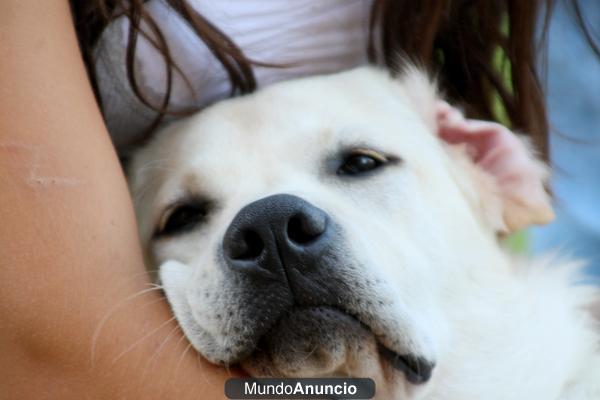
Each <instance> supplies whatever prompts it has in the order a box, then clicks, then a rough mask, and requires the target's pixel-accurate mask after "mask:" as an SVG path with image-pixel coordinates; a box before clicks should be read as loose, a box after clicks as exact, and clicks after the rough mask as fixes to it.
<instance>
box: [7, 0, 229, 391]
mask: <svg viewBox="0 0 600 400" xmlns="http://www.w3.org/2000/svg"><path fill="white" fill-rule="evenodd" d="M0 221H2V222H1V223H0V255H1V257H0V282H2V289H1V290H0V354H2V357H0V375H1V376H2V379H1V380H0V397H2V398H6V399H16V398H19V399H44V398H60V399H71V398H72V399H81V398H98V399H117V398H139V399H145V400H149V399H165V398H178V399H199V398H204V399H213V398H223V384H224V381H225V380H226V379H227V377H228V376H230V375H234V372H232V371H226V370H224V369H221V368H217V367H215V366H213V365H211V364H209V363H208V362H206V361H204V360H202V359H200V358H199V357H198V355H197V353H195V351H193V349H190V348H189V346H188V342H187V341H186V339H185V338H183V336H182V334H181V332H180V331H179V328H178V326H177V324H176V322H175V321H173V320H172V319H171V317H172V316H171V313H170V310H169V307H168V305H167V303H166V301H165V300H164V298H163V297H162V294H161V293H160V291H158V290H150V291H148V290H147V289H149V288H150V287H151V286H150V285H149V278H148V276H147V273H146V271H145V268H144V265H143V260H142V255H141V251H140V247H139V244H138V238H137V231H136V224H135V218H134V214H133V211H132V206H131V200H130V198H129V194H128V190H127V186H126V182H125V178H124V176H123V173H122V171H121V168H120V166H119V162H118V159H117V157H116V154H115V151H114V149H113V147H112V145H111V142H110V139H109V135H108V133H107V131H106V128H105V127H104V124H103V121H102V117H101V114H100V111H99V108H98V106H97V104H96V102H95V100H94V96H93V93H92V90H91V86H90V84H89V82H88V79H87V76H86V73H85V68H84V64H83V61H82V59H81V56H80V54H79V50H78V46H77V41H76V36H75V31H74V28H73V25H72V21H71V16H70V10H69V4H68V2H67V1H66V0H48V1H39V0H2V1H0ZM136 294H137V295H136Z"/></svg>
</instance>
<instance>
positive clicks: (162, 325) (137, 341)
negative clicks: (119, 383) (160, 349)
mask: <svg viewBox="0 0 600 400" xmlns="http://www.w3.org/2000/svg"><path fill="white" fill-rule="evenodd" d="M174 320H175V317H171V318H169V319H167V320H166V321H164V322H163V323H161V324H160V325H158V326H157V327H156V328H154V329H152V330H151V331H150V332H148V333H147V334H145V335H144V336H142V337H141V338H140V339H138V340H136V341H135V342H134V343H132V344H131V345H130V346H129V347H127V348H126V349H125V350H123V351H122V352H121V353H119V355H118V356H116V357H115V358H114V359H113V360H112V364H115V363H116V362H117V361H119V360H120V359H121V358H122V357H123V356H125V355H126V354H127V353H129V352H130V351H131V350H133V349H135V348H136V347H137V346H139V345H140V344H141V343H142V342H143V341H144V340H146V339H148V338H150V337H151V336H152V335H154V334H156V333H157V332H158V331H159V330H160V329H162V328H163V327H164V326H166V325H168V324H170V323H171V322H173V321H174Z"/></svg>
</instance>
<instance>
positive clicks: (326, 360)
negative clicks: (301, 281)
mask: <svg viewBox="0 0 600 400" xmlns="http://www.w3.org/2000/svg"><path fill="white" fill-rule="evenodd" d="M373 341H374V342H375V345H374V346H372V347H373V351H376V352H377V355H378V357H379V359H380V360H382V362H384V363H387V365H389V366H390V367H391V368H392V369H394V370H396V371H399V372H401V373H403V374H404V376H405V377H406V380H407V381H408V382H410V383H412V384H415V385H418V384H423V383H425V382H427V381H428V380H429V379H430V378H431V374H432V371H433V367H434V364H433V363H431V362H429V361H427V360H426V359H425V358H423V357H420V356H418V355H413V354H402V353H398V352H396V351H393V350H391V349H390V348H388V347H386V346H385V345H383V344H382V343H381V341H380V340H378V338H377V335H375V334H374V333H373V331H372V329H371V328H370V327H369V326H368V325H366V324H364V323H362V322H361V321H360V320H359V319H358V318H357V317H356V316H354V315H352V313H349V312H347V311H346V310H343V309H341V308H338V307H332V306H310V307H307V306H302V307H298V306H296V307H292V308H291V309H290V310H288V311H287V312H286V313H285V314H284V315H283V316H282V317H281V318H280V319H279V321H278V322H277V323H275V324H274V325H273V327H272V328H271V329H270V330H269V331H268V332H267V333H266V334H265V335H263V337H262V338H261V339H260V340H259V342H258V346H257V348H256V350H255V354H254V357H256V354H257V353H260V358H261V359H263V360H264V359H265V358H268V362H269V363H270V364H279V365H285V367H286V368H290V369H291V370H292V373H293V374H294V375H295V376H298V377H300V376H302V373H303V372H305V371H309V372H308V373H309V374H315V371H318V372H317V373H316V375H321V374H325V375H335V374H336V367H337V363H344V365H345V368H344V369H346V370H347V366H346V365H347V364H348V363H352V361H348V360H349V359H351V358H353V357H354V358H357V357H358V358H359V357H362V356H361V354H360V353H361V351H364V350H365V349H364V343H367V342H373ZM355 361H356V362H359V363H360V360H355ZM339 372H340V371H339V370H338V371H337V373H339Z"/></svg>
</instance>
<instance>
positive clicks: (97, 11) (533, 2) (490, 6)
mask: <svg viewBox="0 0 600 400" xmlns="http://www.w3.org/2000/svg"><path fill="white" fill-rule="evenodd" d="M164 1H166V2H167V3H168V4H169V5H170V7H172V8H173V9H174V10H175V11H176V12H177V13H178V14H179V15H180V16H181V17H182V18H183V19H184V20H185V21H186V22H187V23H188V24H189V25H190V26H191V27H192V28H193V30H194V31H195V33H196V34H197V35H198V36H199V37H200V38H201V39H202V40H203V41H204V42H205V43H206V45H207V46H208V48H209V49H210V50H211V52H212V53H213V55H214V56H215V57H216V58H217V59H218V60H219V62H220V63H221V64H222V65H223V67H224V68H225V70H226V71H227V73H228V75H229V80H230V82H231V95H232V96H233V95H236V94H244V93H249V92H252V91H253V90H255V89H256V80H255V77H254V73H253V66H256V65H266V66H271V67H274V68H276V67H281V66H277V65H270V64H264V63H260V61H257V60H251V59H249V58H248V57H246V55H244V53H243V52H242V50H241V49H240V48H239V47H238V46H237V45H236V44H235V43H234V42H233V41H232V40H231V39H230V38H228V37H227V35H225V34H224V33H223V32H222V31H220V30H219V29H218V28H217V27H216V26H214V25H212V24H211V23H210V21H208V20H207V19H206V18H204V17H203V16H202V15H201V14H200V13H198V12H196V11H195V10H194V9H193V8H192V7H190V6H189V5H188V4H187V2H186V1H185V0H164ZM144 2H145V1H144V0H130V1H124V0H89V1H76V0H72V2H71V3H72V9H73V16H74V21H75V26H76V30H77V34H78V38H79V43H80V47H81V51H82V54H83V57H84V60H85V63H86V66H87V68H88V74H89V77H90V80H91V82H92V85H93V87H94V90H95V93H96V96H97V98H98V100H99V97H98V90H97V89H98V88H97V83H96V79H95V73H94V61H93V58H92V57H93V55H92V52H93V48H94V46H95V44H96V42H97V41H98V38H99V36H100V34H101V33H102V30H103V29H104V28H105V27H106V26H107V24H108V23H110V21H111V20H113V19H114V18H116V17H118V16H122V15H124V16H126V17H127V18H128V19H129V21H130V27H129V36H128V45H127V50H126V64H127V75H128V79H129V83H130V85H131V88H132V90H133V92H134V93H135V95H136V96H137V97H138V98H139V99H140V100H141V101H142V102H143V103H144V104H145V105H146V106H148V107H150V108H152V109H153V110H155V111H156V119H155V120H154V123H153V124H152V125H151V126H149V127H148V130H149V131H150V130H152V129H153V128H155V127H156V126H157V125H158V124H159V123H160V122H161V120H162V119H163V117H164V116H165V115H167V114H187V113H190V112H192V111H193V110H172V109H170V108H169V101H170V95H171V89H172V80H173V74H175V73H180V74H181V71H180V70H179V68H178V67H177V65H176V64H175V62H174V61H173V58H172V57H171V53H170V51H169V46H168V43H167V42H166V40H165V38H164V36H163V35H162V32H161V29H160V26H159V25H158V23H157V22H156V21H154V20H153V19H152V17H151V16H150V15H149V14H148V13H147V12H146V11H145V10H144V7H143V5H144ZM573 5H574V8H575V10H576V11H577V13H576V15H577V16H579V17H580V18H581V13H580V12H579V7H578V5H577V3H576V1H573ZM551 9H552V1H551V0H546V1H539V0H527V1H524V0H490V1H474V0H420V1H410V0H374V3H373V6H372V11H371V26H370V40H369V48H368V49H367V51H368V54H369V58H370V60H371V61H372V62H374V63H381V64H384V65H386V66H387V67H389V68H390V69H393V68H395V65H394V64H395V62H397V60H398V54H402V55H404V56H405V57H407V58H409V59H411V60H413V61H415V62H418V63H419V64H421V65H423V66H425V67H426V68H427V69H429V70H430V71H431V72H432V73H434V74H435V75H436V76H437V77H438V80H439V82H440V86H441V89H442V90H443V91H444V92H445V94H446V96H447V97H448V98H449V99H451V100H452V101H454V102H456V103H458V104H460V105H462V106H463V107H464V108H465V111H466V113H467V115H468V116H470V117H474V118H482V119H491V120H501V122H503V123H505V124H507V125H509V126H510V127H511V128H512V129H515V130H518V131H521V132H524V133H526V134H527V135H529V136H530V137H531V139H532V140H533V142H534V144H535V145H536V147H537V148H538V149H539V151H540V152H541V153H542V155H543V156H544V157H547V155H548V122H547V118H546V110H545V106H544V99H543V94H542V91H541V87H540V80H539V77H538V74H537V72H536V65H537V64H536V63H537V60H536V58H537V57H536V56H537V55H538V53H539V51H538V50H539V49H538V48H537V47H536V35H537V34H538V33H539V32H542V39H543V36H544V32H545V30H546V29H545V25H547V22H548V18H549V17H548V16H549V13H550V11H551ZM142 22H144V27H145V28H144V29H143V28H142ZM538 22H541V23H542V24H544V27H543V28H542V29H538V28H537V25H538ZM580 22H581V25H582V27H583V30H584V32H587V30H586V29H585V23H584V21H583V19H581V21H580ZM139 35H142V36H143V37H145V38H146V39H148V40H149V41H150V42H151V43H152V44H153V45H154V46H155V47H156V48H157V49H158V50H159V51H160V54H162V57H163V59H164V62H165V65H166V67H167V68H166V74H167V79H166V81H167V87H166V90H165V93H164V95H163V98H162V101H161V103H160V104H152V103H151V102H150V101H149V100H148V99H147V98H146V97H145V95H144V93H142V91H141V90H140V88H139V86H138V82H137V77H136V74H135V69H134V67H133V66H134V60H135V54H136V48H137V47H136V44H137V40H138V37H139ZM588 39H589V38H588ZM542 42H543V40H542ZM590 44H592V45H593V43H591V41H590ZM596 49H597V48H596ZM378 54H379V55H380V56H379V57H378ZM182 75H183V74H182ZM184 79H185V76H184ZM99 103H100V101H99Z"/></svg>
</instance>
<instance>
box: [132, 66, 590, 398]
mask: <svg viewBox="0 0 600 400" xmlns="http://www.w3.org/2000/svg"><path fill="white" fill-rule="evenodd" d="M129 175H130V186H131V191H132V194H133V196H134V202H135V206H136V211H137V215H138V219H139V224H140V234H141V239H142V241H143V246H144V248H145V250H146V252H147V254H148V259H149V262H150V264H152V265H153V266H160V273H159V278H160V281H161V283H162V285H163V287H164V291H165V293H166V295H167V298H168V300H169V302H170V304H171V306H172V308H173V312H174V314H175V316H176V317H177V319H178V321H179V323H180V325H181V327H182V328H183V331H184V332H185V334H186V335H187V337H188V339H189V340H190V341H191V343H192V344H193V345H194V347H195V348H196V349H197V350H198V351H199V352H200V353H202V354H203V355H204V357H206V358H207V359H208V360H210V361H212V362H214V363H218V364H222V365H230V364H236V363H239V364H240V365H241V366H242V367H243V368H244V369H245V370H246V371H248V372H249V373H250V374H252V375H254V376H277V377H326V376H353V377H371V378H373V379H374V380H375V382H376V385H377V397H378V398H381V399H428V400H432V399H445V400H470V399H478V400H479V399H485V400H492V399H502V400H507V399H519V400H521V399H524V400H536V399H539V400H555V399H561V400H564V399H578V400H582V399H600V352H599V348H598V347H599V338H600V335H599V331H598V326H597V325H596V324H597V322H598V321H597V320H595V319H594V316H593V315H592V312H591V311H590V307H591V306H592V305H593V303H594V302H596V301H597V300H598V292H597V291H596V288H594V287H593V286H591V285H586V284H584V283H583V281H582V279H581V277H580V276H579V274H578V267H577V265H571V264H573V263H571V264H570V265H567V263H564V262H560V263H559V262H556V261H552V260H551V259H550V258H548V259H544V260H537V261H535V262H532V261H525V260H517V259H515V258H514V257H512V256H510V255H509V254H508V253H507V252H506V251H505V250H504V249H503V248H502V247H501V245H500V244H499V241H498V236H499V235H503V234H506V233H509V232H511V231H513V230H515V229H519V228H522V227H524V226H527V225H529V224H531V223H544V222H547V221H548V220H550V219H551V218H552V210H551V208H550V205H549V199H548V197H547V195H546V193H545V191H544V187H543V183H544V182H543V181H544V179H545V175H546V172H545V169H544V167H543V166H542V164H541V163H539V162H537V161H536V160H534V159H533V158H532V156H531V155H530V152H529V151H528V149H527V147H526V146H525V145H524V144H523V142H522V141H521V140H520V139H518V138H517V136H515V135H514V134H512V133H511V132H509V131H508V130H506V129H504V128H502V127H500V126H499V125H496V124H492V123H487V122H478V121H467V120H465V119H464V118H463V117H462V115H461V114H460V113H459V112H458V111H456V110H455V109H453V108H451V107H450V106H448V105H447V104H445V103H442V102H441V101H440V100H439V99H438V97H437V94H436V92H435V89H434V86H433V85H432V84H431V83H430V82H429V80H428V79H427V77H425V75H424V74H422V73H420V72H419V71H418V70H416V69H414V68H408V69H407V70H406V71H404V72H403V73H401V74H399V76H398V77H396V78H393V77H391V76H389V74H388V73H386V72H383V71H380V70H377V69H375V68H371V67H366V68H359V69H356V70H352V71H349V72H343V73H339V74H336V75H331V76H322V77H313V78H305V79H300V80H297V81H292V82H285V83H280V84H276V85H273V86H271V87H268V88H266V89H264V90H262V91H259V92H258V93H256V94H252V95H248V96H244V97H241V98H236V99H232V100H227V101H224V102H222V103H219V104H216V105H214V106H212V107H210V108H208V109H206V110H205V111H203V112H201V113H199V114H198V115H196V116H193V117H191V118H188V119H185V120H182V121H180V122H176V123H173V124H171V125H169V126H168V127H166V128H165V129H163V130H162V131H161V132H159V134H158V135H157V136H156V138H155V139H154V140H153V141H152V142H151V143H150V144H149V145H148V146H146V147H145V148H143V149H141V150H140V151H138V152H137V154H136V155H135V157H134V160H133V162H132V164H131V168H130V174H129Z"/></svg>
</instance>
